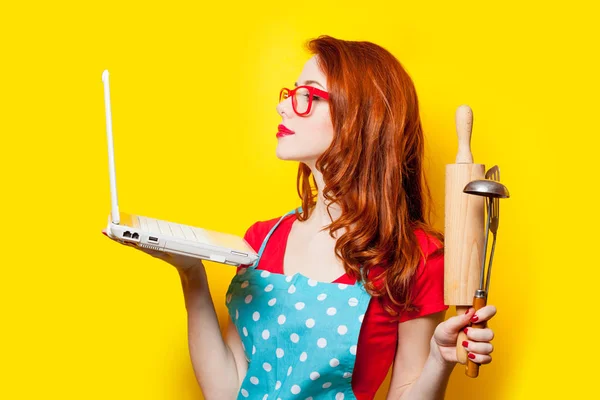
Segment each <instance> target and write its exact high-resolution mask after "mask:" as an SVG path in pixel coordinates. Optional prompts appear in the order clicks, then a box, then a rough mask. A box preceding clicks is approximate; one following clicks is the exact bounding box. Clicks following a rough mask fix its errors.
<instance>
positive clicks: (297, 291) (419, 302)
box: [147, 36, 496, 400]
mask: <svg viewBox="0 0 600 400" xmlns="http://www.w3.org/2000/svg"><path fill="white" fill-rule="evenodd" d="M308 48H309V50H310V51H311V52H312V53H313V54H314V55H313V57H312V58H310V59H309V60H308V61H307V62H306V64H305V66H304V69H303V70H302V73H301V74H300V76H299V77H298V81H297V82H296V84H295V87H294V88H284V89H282V91H281V93H280V102H279V105H278V106H277V112H278V113H279V115H280V116H281V124H280V125H279V127H278V133H277V135H276V136H277V139H276V140H277V141H278V145H277V157H279V158H280V159H282V160H290V161H297V162H299V170H298V193H299V195H300V198H301V201H302V205H301V207H299V208H298V209H294V210H291V211H290V212H288V213H286V214H285V215H283V216H281V217H277V218H273V219H271V220H267V221H258V222H256V223H255V224H253V225H252V226H251V227H250V228H249V229H248V230H247V232H246V235H245V238H246V240H247V241H248V242H249V243H250V244H251V245H252V246H253V247H254V248H255V249H256V251H257V252H258V253H259V260H258V261H257V262H256V263H254V264H253V265H251V266H242V267H240V268H238V270H237V273H236V275H235V276H234V278H233V280H232V281H231V285H230V287H229V290H228V292H227V297H226V298H227V300H226V303H227V307H228V310H229V314H230V319H229V326H228V328H227V330H226V334H225V338H223V336H222V335H221V332H220V329H219V324H218V320H217V316H216V313H215V308H214V305H213V302H212V299H211V296H210V292H209V290H208V282H207V278H206V273H205V269H204V265H203V264H202V262H201V261H199V260H192V259H186V258H181V257H176V256H166V255H163V254H159V253H153V252H151V251H147V252H148V253H150V254H151V255H153V256H155V257H159V258H162V259H164V260H165V261H167V262H169V263H170V264H172V265H174V266H175V267H177V270H178V271H179V273H180V276H181V281H182V286H183V291H184V297H185V303H186V308H187V311H188V324H189V347H190V354H191V359H192V362H193V367H194V371H195V374H196V377H197V379H198V382H199V384H200V386H201V389H202V392H203V394H204V396H205V398H206V399H235V398H238V399H245V398H248V399H259V400H264V399H272V400H277V399H282V400H283V399H292V398H293V399H296V398H298V399H315V400H316V399H336V400H339V399H359V400H363V399H364V400H366V399H372V398H373V397H374V395H375V393H376V392H377V390H378V388H379V386H380V385H381V383H382V381H383V380H384V379H385V377H386V374H387V372H388V370H389V368H390V366H391V365H393V369H392V380H391V386H390V390H389V393H388V398H390V399H403V400H407V399H420V400H423V399H442V398H443V397H444V392H445V388H446V385H447V381H448V378H449V376H450V373H451V371H452V369H453V367H454V365H455V364H456V363H457V359H456V340H457V336H458V333H459V332H460V331H461V330H463V329H464V328H465V327H466V326H467V325H468V323H469V321H470V320H473V321H474V320H477V318H478V320H479V321H485V320H489V319H490V318H491V317H493V316H494V315H495V313H496V309H495V307H494V306H492V305H488V306H486V307H484V308H482V309H480V310H478V311H477V313H474V310H473V309H470V310H469V312H468V313H467V314H465V315H464V316H455V317H452V318H449V319H448V320H446V321H444V315H445V310H446V309H447V308H448V306H446V305H444V302H443V283H444V273H443V254H442V251H443V237H442V235H441V233H439V232H436V231H435V230H433V229H432V227H431V225H430V224H429V222H428V221H427V217H426V216H427V204H428V203H427V202H426V200H429V189H428V186H427V183H426V181H425V176H424V172H423V147H424V146H423V132H422V128H421V122H420V117H419V108H418V99H417V95H416V92H415V88H414V85H413V83H412V81H411V79H410V77H409V76H408V74H407V73H406V71H405V70H404V69H403V68H402V66H401V64H400V63H399V62H398V60H397V59H396V58H395V57H394V56H393V55H392V54H390V53H389V52H388V51H386V50H385V49H383V48H381V47H380V46H377V45H375V44H373V43H369V42H352V41H343V40H338V39H335V38H332V37H329V36H322V37H319V38H318V39H315V40H312V41H310V42H309V44H308ZM442 321H443V322H442ZM467 337H468V338H469V340H468V341H465V342H463V346H465V347H466V348H467V350H468V351H469V357H470V358H471V359H473V360H474V361H475V362H477V363H480V364H487V363H489V362H491V357H490V355H489V354H490V353H491V352H492V345H491V344H490V343H489V341H490V340H492V338H493V332H492V331H491V330H490V329H489V328H487V329H475V328H469V329H468V330H467Z"/></svg>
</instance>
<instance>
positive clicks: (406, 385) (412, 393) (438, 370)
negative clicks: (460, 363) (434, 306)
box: [387, 311, 454, 400]
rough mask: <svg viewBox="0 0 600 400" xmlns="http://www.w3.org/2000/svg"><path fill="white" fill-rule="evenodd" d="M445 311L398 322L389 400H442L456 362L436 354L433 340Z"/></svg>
mask: <svg viewBox="0 0 600 400" xmlns="http://www.w3.org/2000/svg"><path fill="white" fill-rule="evenodd" d="M445 314H446V312H445V311H441V312H438V313H434V314H430V315H427V316H424V317H420V318H415V319H412V320H409V321H406V322H402V323H399V324H398V347H397V349H396V357H395V359H394V365H393V368H392V380H391V383H390V389H389V391H388V394H387V398H388V399H389V400H392V399H394V400H399V399H401V400H412V399H418V400H437V399H440V400H443V398H444V393H445V391H446V386H447V384H448V379H449V378H450V374H451V373H452V370H453V369H454V365H453V364H448V363H444V362H442V361H441V359H440V358H439V357H437V356H436V354H435V348H434V347H432V343H431V341H432V337H433V333H434V331H435V328H436V327H437V325H438V324H439V323H440V322H442V321H443V320H444V316H445Z"/></svg>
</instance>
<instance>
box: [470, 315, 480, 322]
mask: <svg viewBox="0 0 600 400" xmlns="http://www.w3.org/2000/svg"><path fill="white" fill-rule="evenodd" d="M478 319H479V317H478V316H477V315H473V316H472V317H471V322H477V320H478Z"/></svg>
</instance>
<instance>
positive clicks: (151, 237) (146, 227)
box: [102, 70, 258, 266]
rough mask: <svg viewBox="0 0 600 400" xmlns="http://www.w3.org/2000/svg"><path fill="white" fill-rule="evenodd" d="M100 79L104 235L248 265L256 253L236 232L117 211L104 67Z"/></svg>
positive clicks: (168, 250) (150, 246) (215, 259)
mask: <svg viewBox="0 0 600 400" xmlns="http://www.w3.org/2000/svg"><path fill="white" fill-rule="evenodd" d="M102 82H103V83H104V105H105V110H106V135H107V139H108V167H109V174H110V197H111V213H110V215H109V217H108V226H107V228H106V234H107V235H108V237H110V238H111V239H114V240H117V241H118V242H121V243H123V242H129V243H132V244H134V245H136V246H139V247H144V248H147V249H152V250H157V251H164V252H167V253H173V254H180V255H184V256H189V257H195V258H201V259H204V260H209V261H214V262H218V263H222V264H228V265H235V266H239V265H241V264H252V263H253V262H254V261H255V260H256V259H257V258H258V255H257V254H256V252H255V251H254V249H253V248H252V247H251V246H250V245H249V244H248V243H247V242H246V241H245V240H244V238H242V237H239V236H237V235H232V234H228V233H221V232H215V231H211V230H207V229H202V228H197V227H193V226H188V225H181V224H177V223H174V222H168V221H163V220H158V219H154V218H149V217H144V216H141V215H135V214H127V213H123V212H119V205H118V202H117V183H116V174H115V157H114V148H113V134H112V115H111V107H110V88H109V82H108V71H107V70H105V71H104V72H103V73H102Z"/></svg>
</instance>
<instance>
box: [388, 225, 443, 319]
mask: <svg viewBox="0 0 600 400" xmlns="http://www.w3.org/2000/svg"><path fill="white" fill-rule="evenodd" d="M417 238H418V240H419V243H420V245H421V247H422V248H423V250H424V252H425V254H427V262H426V263H424V260H423V259H421V262H420V263H419V267H418V269H417V273H416V279H415V283H414V288H413V294H414V297H413V305H414V306H416V307H418V308H419V310H418V311H409V312H404V313H403V315H402V316H401V317H400V321H399V322H404V321H408V320H411V319H414V318H418V317H423V316H425V315H428V314H433V313H436V312H439V311H443V310H447V309H448V308H449V306H447V305H445V304H444V255H443V254H441V255H437V256H435V257H429V256H430V255H431V254H432V253H433V252H434V251H435V250H436V249H437V248H438V247H440V244H439V242H438V241H437V239H435V238H433V237H427V236H425V234H423V233H417Z"/></svg>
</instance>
